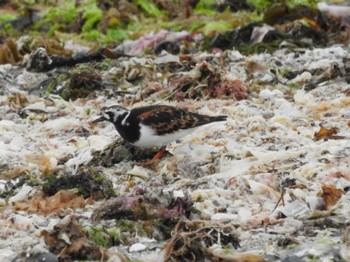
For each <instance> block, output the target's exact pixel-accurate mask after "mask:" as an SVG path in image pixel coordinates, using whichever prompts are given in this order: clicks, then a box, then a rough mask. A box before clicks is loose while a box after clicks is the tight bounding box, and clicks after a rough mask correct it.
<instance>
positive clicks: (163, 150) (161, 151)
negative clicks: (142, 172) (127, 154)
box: [137, 146, 167, 167]
mask: <svg viewBox="0 0 350 262" xmlns="http://www.w3.org/2000/svg"><path fill="white" fill-rule="evenodd" d="M166 152H167V151H166V147H165V146H164V147H162V148H161V149H159V151H158V152H157V154H155V155H154V157H153V158H152V159H151V160H150V161H147V162H141V163H137V165H138V166H143V167H147V166H153V165H154V164H155V163H156V162H157V160H159V159H161V158H162V157H164V155H165V154H166Z"/></svg>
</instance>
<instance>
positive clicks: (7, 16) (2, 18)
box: [0, 13, 16, 23]
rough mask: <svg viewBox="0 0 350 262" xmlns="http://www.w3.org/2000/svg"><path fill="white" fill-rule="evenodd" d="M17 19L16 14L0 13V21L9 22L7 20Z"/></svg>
mask: <svg viewBox="0 0 350 262" xmlns="http://www.w3.org/2000/svg"><path fill="white" fill-rule="evenodd" d="M15 19H16V16H15V15H12V14H6V13H5V14H1V15H0V23H3V22H7V21H11V20H15Z"/></svg>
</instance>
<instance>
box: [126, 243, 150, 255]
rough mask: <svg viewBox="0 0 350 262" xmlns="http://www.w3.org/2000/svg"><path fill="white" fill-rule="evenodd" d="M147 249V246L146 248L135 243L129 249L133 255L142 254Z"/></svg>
mask: <svg viewBox="0 0 350 262" xmlns="http://www.w3.org/2000/svg"><path fill="white" fill-rule="evenodd" d="M146 248H147V246H145V245H144V244H142V243H135V244H133V245H131V246H130V247H129V252H131V253H133V252H141V251H143V250H145V249H146Z"/></svg>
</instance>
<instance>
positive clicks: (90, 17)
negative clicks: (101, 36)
mask: <svg viewBox="0 0 350 262" xmlns="http://www.w3.org/2000/svg"><path fill="white" fill-rule="evenodd" d="M102 15H103V14H102V10H101V9H99V8H98V7H97V6H96V3H93V4H91V5H88V6H87V7H86V8H84V12H83V17H84V19H85V20H86V21H85V23H84V25H83V28H82V31H83V32H89V31H91V30H93V29H94V28H95V26H96V24H97V23H99V22H100V21H101V19H102Z"/></svg>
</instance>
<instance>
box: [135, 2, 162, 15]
mask: <svg viewBox="0 0 350 262" xmlns="http://www.w3.org/2000/svg"><path fill="white" fill-rule="evenodd" d="M134 3H135V4H136V5H137V6H139V7H140V8H141V10H142V11H144V12H146V13H147V14H148V15H149V16H151V17H155V18H157V17H160V16H161V15H162V14H163V13H164V12H162V11H161V10H160V9H159V8H158V7H157V6H156V5H155V4H154V3H153V1H151V0H134Z"/></svg>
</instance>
